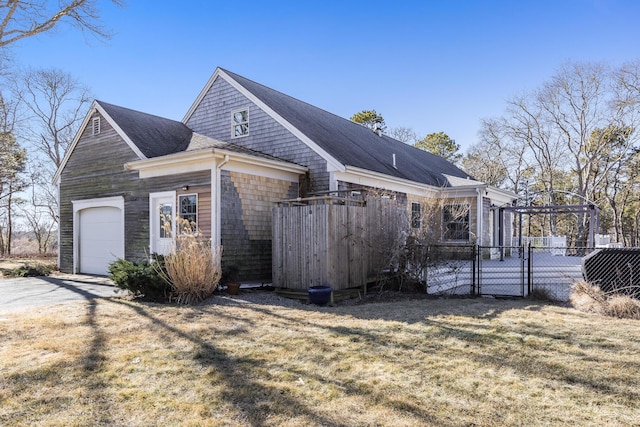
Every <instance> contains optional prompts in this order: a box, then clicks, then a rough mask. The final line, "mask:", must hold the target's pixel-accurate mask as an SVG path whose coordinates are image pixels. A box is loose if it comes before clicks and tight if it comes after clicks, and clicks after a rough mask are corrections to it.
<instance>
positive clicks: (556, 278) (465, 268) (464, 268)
mask: <svg viewBox="0 0 640 427" xmlns="http://www.w3.org/2000/svg"><path fill="white" fill-rule="evenodd" d="M594 250H595V249H591V248H581V249H579V250H575V249H567V248H565V247H532V246H510V247H501V248H496V247H485V246H472V245H465V246H453V245H450V246H443V245H438V246H430V247H429V248H428V250H427V257H426V262H424V265H425V266H424V268H423V270H424V271H421V273H420V274H421V275H420V279H421V280H422V281H423V282H424V283H425V284H426V290H427V293H429V294H432V295H477V296H495V297H527V296H529V295H531V294H538V295H539V296H541V297H545V298H550V299H554V300H558V301H567V300H568V299H569V294H570V292H571V285H573V284H574V283H575V282H576V281H579V280H582V279H583V267H582V264H583V259H584V258H585V256H587V255H588V254H590V253H592V252H593V251H594ZM603 268H606V266H604V267H603Z"/></svg>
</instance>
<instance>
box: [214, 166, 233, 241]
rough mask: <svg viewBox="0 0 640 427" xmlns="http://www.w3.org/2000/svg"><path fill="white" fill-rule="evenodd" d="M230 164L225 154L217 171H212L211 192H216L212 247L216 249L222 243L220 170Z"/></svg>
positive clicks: (216, 168)
mask: <svg viewBox="0 0 640 427" xmlns="http://www.w3.org/2000/svg"><path fill="white" fill-rule="evenodd" d="M227 163H229V155H228V154H225V156H224V159H223V160H222V162H220V163H219V164H218V165H217V166H216V167H215V169H212V174H211V175H212V176H211V192H212V193H213V192H214V191H215V195H214V194H212V197H211V204H212V206H211V215H213V216H215V217H214V218H211V227H212V230H211V246H212V248H215V247H217V246H220V245H221V243H222V236H221V235H220V227H221V226H222V222H221V218H220V217H221V203H222V201H221V199H220V187H221V186H220V170H221V169H222V167H223V166H224V165H226V164H227Z"/></svg>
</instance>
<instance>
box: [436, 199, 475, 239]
mask: <svg viewBox="0 0 640 427" xmlns="http://www.w3.org/2000/svg"><path fill="white" fill-rule="evenodd" d="M470 218H471V215H470V206H469V205H468V204H453V205H446V206H444V208H443V209H442V224H443V225H444V233H443V234H444V236H443V237H444V240H456V241H465V242H468V241H469V236H470V234H469V223H470Z"/></svg>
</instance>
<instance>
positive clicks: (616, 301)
mask: <svg viewBox="0 0 640 427" xmlns="http://www.w3.org/2000/svg"><path fill="white" fill-rule="evenodd" d="M605 311H606V314H607V315H608V316H612V317H619V318H621V319H640V301H638V300H636V299H633V298H631V297H630V296H627V295H613V296H611V297H610V298H609V299H608V300H607V305H606V307H605Z"/></svg>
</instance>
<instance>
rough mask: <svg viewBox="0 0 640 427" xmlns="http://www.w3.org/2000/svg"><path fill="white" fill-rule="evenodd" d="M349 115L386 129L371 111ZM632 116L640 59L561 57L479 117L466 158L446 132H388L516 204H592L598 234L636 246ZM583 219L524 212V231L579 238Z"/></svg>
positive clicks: (637, 104) (637, 185)
mask: <svg viewBox="0 0 640 427" xmlns="http://www.w3.org/2000/svg"><path fill="white" fill-rule="evenodd" d="M351 120H353V121H355V122H358V123H361V124H364V125H367V126H370V127H371V126H373V124H376V126H378V127H380V124H382V128H383V130H384V131H386V125H384V119H383V118H382V116H381V115H380V114H378V113H377V112H376V111H375V110H364V111H362V112H360V113H357V114H355V115H354V116H352V118H351ZM639 121H640V60H636V61H631V62H628V63H625V64H623V65H621V66H618V67H613V66H610V65H608V64H606V63H593V62H568V63H566V64H564V65H562V66H561V67H560V68H559V69H558V70H557V72H556V73H555V74H554V75H553V76H551V78H549V79H548V80H547V81H545V82H543V83H542V84H541V85H540V86H539V87H537V88H535V89H533V90H531V91H529V92H526V93H522V94H518V95H515V96H513V97H512V98H511V99H509V100H508V101H507V103H506V108H505V111H504V113H503V114H502V115H501V116H499V117H494V118H487V119H484V120H482V122H481V124H480V131H479V133H478V141H477V142H476V143H475V144H474V145H472V146H470V147H469V148H468V150H467V152H466V153H465V154H464V155H461V154H460V153H459V148H460V147H459V145H458V144H456V143H455V141H453V140H452V139H451V138H449V137H448V135H447V134H445V133H444V132H439V133H432V134H429V135H427V136H426V137H424V138H422V139H419V138H417V136H416V134H415V132H413V130H412V129H411V128H406V127H399V128H394V129H391V130H390V131H388V132H387V133H388V135H389V136H392V137H395V138H396V139H398V140H400V141H403V142H407V143H412V144H413V145H414V146H416V147H418V148H422V149H425V150H427V151H430V152H432V153H434V154H438V155H440V156H442V157H444V158H446V159H448V160H450V161H452V162H453V163H455V164H457V165H458V166H460V167H461V168H462V169H463V170H465V171H466V172H467V173H469V174H470V175H471V176H473V177H474V178H476V179H477V180H479V181H483V182H485V183H487V184H490V185H493V186H496V187H499V188H503V189H507V190H511V191H513V192H514V193H516V194H517V195H518V196H519V198H518V204H519V205H534V206H535V205H537V206H564V205H590V204H593V205H596V206H598V207H599V208H600V212H601V216H600V224H599V226H600V229H599V230H597V231H598V232H599V233H601V234H612V235H613V240H614V241H617V242H622V243H624V244H625V245H626V246H640V146H639V145H638V141H639V133H638V132H639V125H640V123H639ZM589 221H590V218H589V216H588V215H586V214H564V215H563V214H557V215H548V216H544V217H540V218H531V220H530V222H529V229H530V230H531V229H532V228H533V230H531V232H532V233H533V234H535V235H541V236H543V235H559V234H565V235H570V236H576V237H575V240H576V241H581V242H586V241H587V236H586V234H587V233H588V230H589ZM570 243H571V242H570ZM573 243H574V244H575V243H576V242H573Z"/></svg>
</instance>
